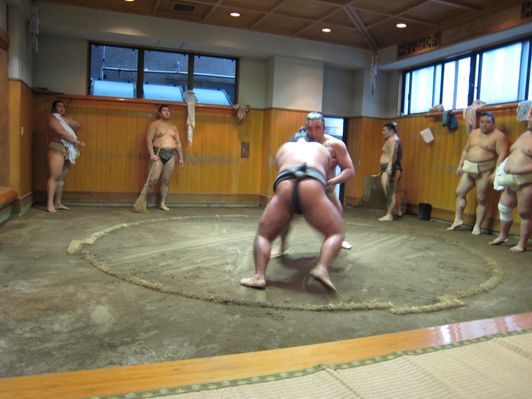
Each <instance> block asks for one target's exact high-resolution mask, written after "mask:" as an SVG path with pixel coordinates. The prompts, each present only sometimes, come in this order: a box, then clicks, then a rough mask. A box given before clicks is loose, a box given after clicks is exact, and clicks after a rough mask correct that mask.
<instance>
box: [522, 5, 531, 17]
mask: <svg viewBox="0 0 532 399" xmlns="http://www.w3.org/2000/svg"><path fill="white" fill-rule="evenodd" d="M521 10H522V12H521V17H522V18H523V19H526V18H530V17H532V1H525V2H524V3H523V8H522V9H521Z"/></svg>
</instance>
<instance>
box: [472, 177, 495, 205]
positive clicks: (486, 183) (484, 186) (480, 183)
mask: <svg viewBox="0 0 532 399" xmlns="http://www.w3.org/2000/svg"><path fill="white" fill-rule="evenodd" d="M490 176H491V172H490V171H489V170H487V171H485V172H482V174H481V175H480V176H479V177H478V178H477V180H476V181H475V185H476V186H477V200H480V201H483V200H485V199H486V197H487V196H488V191H489V187H490V186H491V182H490Z"/></svg>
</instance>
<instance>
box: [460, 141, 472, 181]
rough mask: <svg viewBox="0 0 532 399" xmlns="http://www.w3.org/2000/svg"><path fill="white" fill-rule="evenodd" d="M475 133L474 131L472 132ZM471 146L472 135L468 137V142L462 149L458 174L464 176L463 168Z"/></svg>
mask: <svg viewBox="0 0 532 399" xmlns="http://www.w3.org/2000/svg"><path fill="white" fill-rule="evenodd" d="M471 134H473V133H471ZM470 148H471V135H470V136H469V138H468V139H467V143H466V145H465V147H464V149H463V151H462V156H461V157H460V162H458V168H456V176H462V168H463V167H464V161H465V159H466V158H467V153H468V152H469V149H470Z"/></svg>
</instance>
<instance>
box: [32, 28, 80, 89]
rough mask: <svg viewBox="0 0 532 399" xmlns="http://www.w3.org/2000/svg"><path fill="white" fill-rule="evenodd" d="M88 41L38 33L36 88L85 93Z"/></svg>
mask: <svg viewBox="0 0 532 399" xmlns="http://www.w3.org/2000/svg"><path fill="white" fill-rule="evenodd" d="M87 46H88V44H87V42H86V41H85V40H82V39H78V38H69V37H62V36H49V35H41V36H40V38H39V52H38V53H37V54H35V59H34V60H35V63H34V76H35V87H40V88H44V89H48V90H50V91H56V92H59V93H66V94H78V95H85V94H87V77H88V72H87V62H88V60H87V56H88V49H87Z"/></svg>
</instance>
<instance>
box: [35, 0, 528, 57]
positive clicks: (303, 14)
mask: <svg viewBox="0 0 532 399" xmlns="http://www.w3.org/2000/svg"><path fill="white" fill-rule="evenodd" d="M43 1H44V2H53V3H61V4H66V5H72V6H79V7H88V8H96V9H103V10H109V11H117V12H125V13H134V14H140V15H146V16H152V17H161V18H171V19H176V20H183V21H188V22H196V23H201V24H208V25H217V26H225V27H231V28H237V29H244V30H247V31H254V32H262V33H272V34H277V35H284V36H289V37H293V38H301V39H309V40H318V41H322V42H326V43H331V44H339V45H344V46H350V47H355V48H361V49H368V50H373V51H375V50H379V49H382V48H385V47H388V46H390V45H394V44H401V43H405V42H407V41H409V40H413V39H416V38H419V37H421V36H423V35H424V34H427V33H431V32H435V31H438V30H441V29H445V28H451V27H454V26H458V25H463V24H466V23H467V21H473V20H477V19H478V18H481V17H482V16H483V15H489V14H490V13H493V12H495V11H499V10H503V9H504V8H507V7H509V6H511V5H515V4H519V3H521V2H522V1H521V0H515V1H514V0H460V1H456V0H386V1H381V0H183V1H181V0H135V1H134V2H126V1H125V0H43ZM230 12H238V13H240V17H238V18H234V17H231V16H230V15H229V13H230ZM399 22H404V23H406V24H407V25H408V26H407V28H405V29H398V28H396V26H395V24H396V23H399ZM324 27H327V28H330V29H331V32H329V33H323V32H322V31H321V29H322V28H324Z"/></svg>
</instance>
